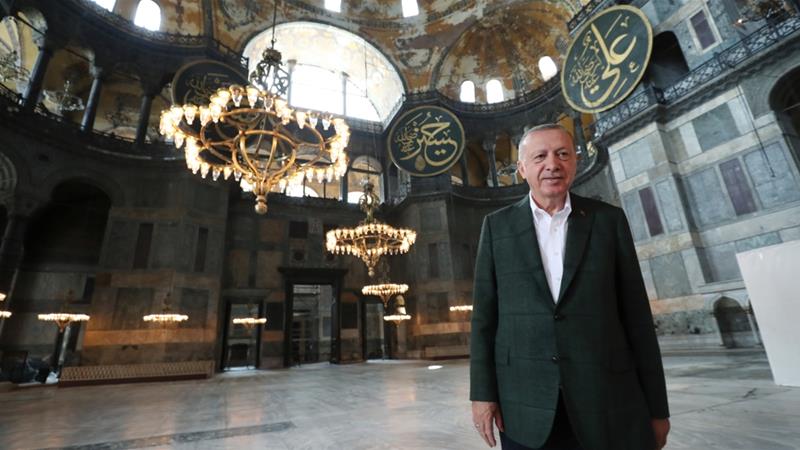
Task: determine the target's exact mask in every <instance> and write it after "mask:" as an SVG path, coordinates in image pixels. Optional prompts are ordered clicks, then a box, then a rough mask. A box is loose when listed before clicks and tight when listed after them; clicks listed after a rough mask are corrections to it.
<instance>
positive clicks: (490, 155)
mask: <svg viewBox="0 0 800 450" xmlns="http://www.w3.org/2000/svg"><path fill="white" fill-rule="evenodd" d="M481 146H482V147H483V151H485V152H486V158H487V159H488V161H489V176H490V177H491V178H490V179H491V180H492V186H494V187H497V185H498V181H497V162H496V161H495V160H496V159H497V158H496V157H495V148H496V147H497V137H496V136H495V135H494V134H490V135H488V136H486V137H485V138H484V139H483V141H482V142H481Z"/></svg>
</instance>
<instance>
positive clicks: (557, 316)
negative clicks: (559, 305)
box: [553, 314, 564, 320]
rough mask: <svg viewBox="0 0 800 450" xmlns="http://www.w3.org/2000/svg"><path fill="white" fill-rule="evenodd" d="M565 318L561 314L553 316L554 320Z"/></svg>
mask: <svg viewBox="0 0 800 450" xmlns="http://www.w3.org/2000/svg"><path fill="white" fill-rule="evenodd" d="M563 318H564V316H562V315H561V314H556V315H554V316H553V320H562V319H563Z"/></svg>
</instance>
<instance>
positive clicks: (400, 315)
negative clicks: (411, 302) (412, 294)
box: [383, 295, 411, 325]
mask: <svg viewBox="0 0 800 450" xmlns="http://www.w3.org/2000/svg"><path fill="white" fill-rule="evenodd" d="M383 320H385V321H387V322H394V324H395V325H400V322H403V321H406V320H411V316H410V315H409V314H408V313H407V312H406V301H405V299H404V298H403V296H402V295H398V296H397V298H396V299H395V313H394V314H388V315H385V316H383Z"/></svg>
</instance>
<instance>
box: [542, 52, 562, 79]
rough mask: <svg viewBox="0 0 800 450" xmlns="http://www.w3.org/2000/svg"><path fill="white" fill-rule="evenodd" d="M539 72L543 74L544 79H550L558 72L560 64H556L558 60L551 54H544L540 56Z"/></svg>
mask: <svg viewBox="0 0 800 450" xmlns="http://www.w3.org/2000/svg"><path fill="white" fill-rule="evenodd" d="M539 73H541V74H542V79H543V80H544V81H548V80H549V79H551V78H553V77H554V76H556V74H557V73H558V66H556V62H555V61H553V58H551V57H549V56H542V57H541V58H539Z"/></svg>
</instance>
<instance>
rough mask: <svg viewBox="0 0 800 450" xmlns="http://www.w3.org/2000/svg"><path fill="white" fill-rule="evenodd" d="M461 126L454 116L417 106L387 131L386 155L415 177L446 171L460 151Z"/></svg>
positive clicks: (436, 108) (438, 108)
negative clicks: (387, 153) (387, 152)
mask: <svg viewBox="0 0 800 450" xmlns="http://www.w3.org/2000/svg"><path fill="white" fill-rule="evenodd" d="M465 142H466V140H465V138H464V127H463V126H461V122H460V121H459V120H458V117H456V116H455V114H453V113H451V112H450V111H448V110H446V109H444V108H440V107H438V106H420V107H417V108H414V109H412V110H410V111H408V112H406V113H405V114H403V115H402V116H401V117H400V119H399V120H398V121H397V122H396V123H395V124H394V126H393V127H392V130H391V131H390V132H389V142H387V147H388V149H389V156H391V158H392V161H393V162H394V164H395V165H396V166H397V167H398V168H399V169H400V170H403V171H405V172H407V173H409V174H411V175H413V176H416V177H430V176H433V175H439V174H441V173H444V172H446V171H447V170H449V169H450V168H451V167H453V165H454V164H455V163H457V162H458V160H459V158H461V153H462V152H463V151H464V143H465Z"/></svg>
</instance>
